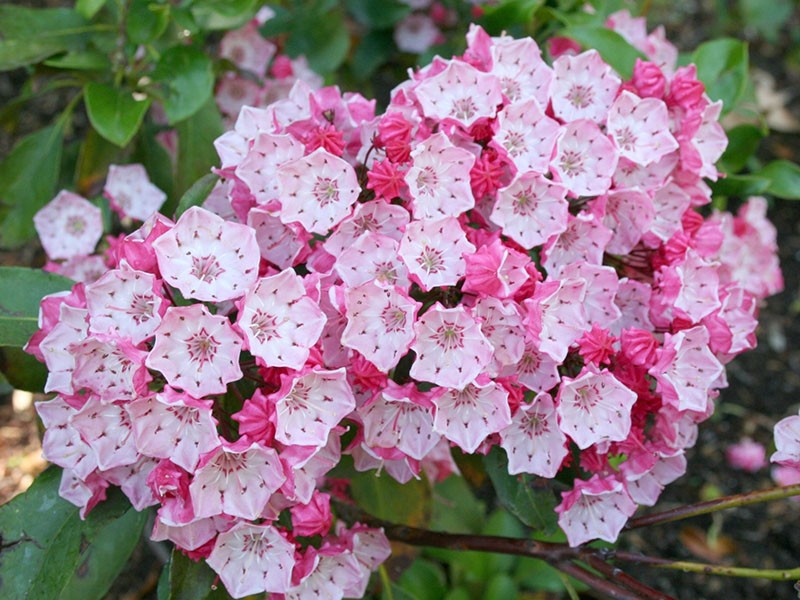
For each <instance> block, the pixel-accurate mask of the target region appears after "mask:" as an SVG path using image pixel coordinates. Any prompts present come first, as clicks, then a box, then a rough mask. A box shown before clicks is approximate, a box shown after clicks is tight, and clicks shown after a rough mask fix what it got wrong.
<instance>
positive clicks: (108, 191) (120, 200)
mask: <svg viewBox="0 0 800 600" xmlns="http://www.w3.org/2000/svg"><path fill="white" fill-rule="evenodd" d="M103 193H104V194H105V196H106V197H107V198H108V199H109V200H110V202H111V208H113V209H114V210H116V211H117V212H118V213H119V215H120V216H121V217H131V218H133V219H138V220H139V221H146V220H147V219H149V218H150V217H151V216H152V215H153V213H156V212H158V210H159V209H160V208H161V205H162V204H164V201H165V200H166V199H167V195H166V194H165V193H164V192H162V191H161V190H160V189H158V188H157V187H156V186H155V185H153V184H152V183H151V181H150V178H149V177H148V176H147V172H146V171H145V169H144V167H143V166H142V165H139V164H133V165H111V166H109V167H108V178H107V179H106V185H105V187H104V188H103Z"/></svg>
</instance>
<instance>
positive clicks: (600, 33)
mask: <svg viewBox="0 0 800 600" xmlns="http://www.w3.org/2000/svg"><path fill="white" fill-rule="evenodd" d="M560 35H562V36H564V37H569V38H572V39H574V40H575V41H577V42H578V43H579V44H580V45H581V46H583V48H584V49H586V50H588V49H590V48H594V49H595V50H597V51H598V52H599V53H600V56H602V57H603V60H604V61H606V62H607V63H608V64H609V65H611V66H612V67H613V68H614V70H615V71H616V72H617V73H619V74H620V75H621V76H622V77H623V79H630V78H631V76H632V75H633V66H634V65H635V64H636V59H637V58H641V59H642V60H645V56H644V54H642V53H641V52H639V51H638V50H637V49H636V48H634V47H633V46H631V45H630V44H629V43H628V42H627V41H626V40H625V38H623V37H622V36H621V35H620V34H618V33H617V32H616V31H611V30H610V29H608V28H606V27H602V26H599V25H598V26H593V25H575V26H571V27H567V28H566V29H565V30H563V31H562V32H561V33H560Z"/></svg>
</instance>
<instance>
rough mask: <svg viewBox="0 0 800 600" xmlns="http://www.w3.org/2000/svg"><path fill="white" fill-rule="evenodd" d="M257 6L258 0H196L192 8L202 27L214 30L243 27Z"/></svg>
mask: <svg viewBox="0 0 800 600" xmlns="http://www.w3.org/2000/svg"><path fill="white" fill-rule="evenodd" d="M257 8H258V3H257V2H256V0H196V1H195V2H194V3H193V4H192V9H191V10H192V15H193V16H194V18H195V20H196V21H197V23H198V24H199V25H200V27H201V28H202V29H204V30H206V31H214V30H218V29H236V28H237V27H241V26H242V25H244V24H245V23H246V22H247V21H249V20H250V19H251V18H252V17H253V15H254V14H255V12H256V9H257Z"/></svg>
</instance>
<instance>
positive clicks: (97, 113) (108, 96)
mask: <svg viewBox="0 0 800 600" xmlns="http://www.w3.org/2000/svg"><path fill="white" fill-rule="evenodd" d="M84 93H85V97H86V112H87V113H88V114H89V121H90V122H91V124H92V127H94V128H95V129H96V130H97V132H98V133H99V134H100V135H102V136H103V137H104V138H106V139H107V140H108V141H109V142H112V143H114V144H116V145H117V146H120V147H123V146H127V145H128V143H129V142H130V141H131V140H132V139H133V136H134V135H136V132H137V131H138V130H139V127H140V126H141V125H142V119H144V115H145V113H146V112H147V109H148V108H149V107H150V99H149V98H147V99H145V100H136V99H134V97H133V96H132V95H131V93H130V92H126V91H125V90H121V89H118V88H115V87H112V86H110V85H106V84H105V83H95V82H92V83H87V84H86V87H85V88H84Z"/></svg>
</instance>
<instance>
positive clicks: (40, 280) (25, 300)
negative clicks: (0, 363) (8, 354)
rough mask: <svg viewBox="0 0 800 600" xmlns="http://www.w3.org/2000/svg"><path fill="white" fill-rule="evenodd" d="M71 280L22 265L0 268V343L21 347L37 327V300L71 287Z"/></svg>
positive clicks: (0, 344) (72, 282) (1, 344)
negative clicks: (0, 292)
mask: <svg viewBox="0 0 800 600" xmlns="http://www.w3.org/2000/svg"><path fill="white" fill-rule="evenodd" d="M74 284H75V282H74V281H72V280H70V279H67V278H66V277H61V275H55V274H54V273H45V272H44V271H42V270H39V269H28V268H25V267H0V289H2V290H3V294H2V296H0V346H16V347H18V348H21V347H22V346H24V345H25V343H26V342H27V341H28V339H30V337H31V336H32V335H33V333H34V332H35V331H36V330H37V329H38V328H39V327H38V318H39V302H40V301H41V299H42V298H43V297H44V296H46V295H48V294H54V293H55V292H62V291H64V290H68V289H70V288H71V287H72V286H73V285H74Z"/></svg>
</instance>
